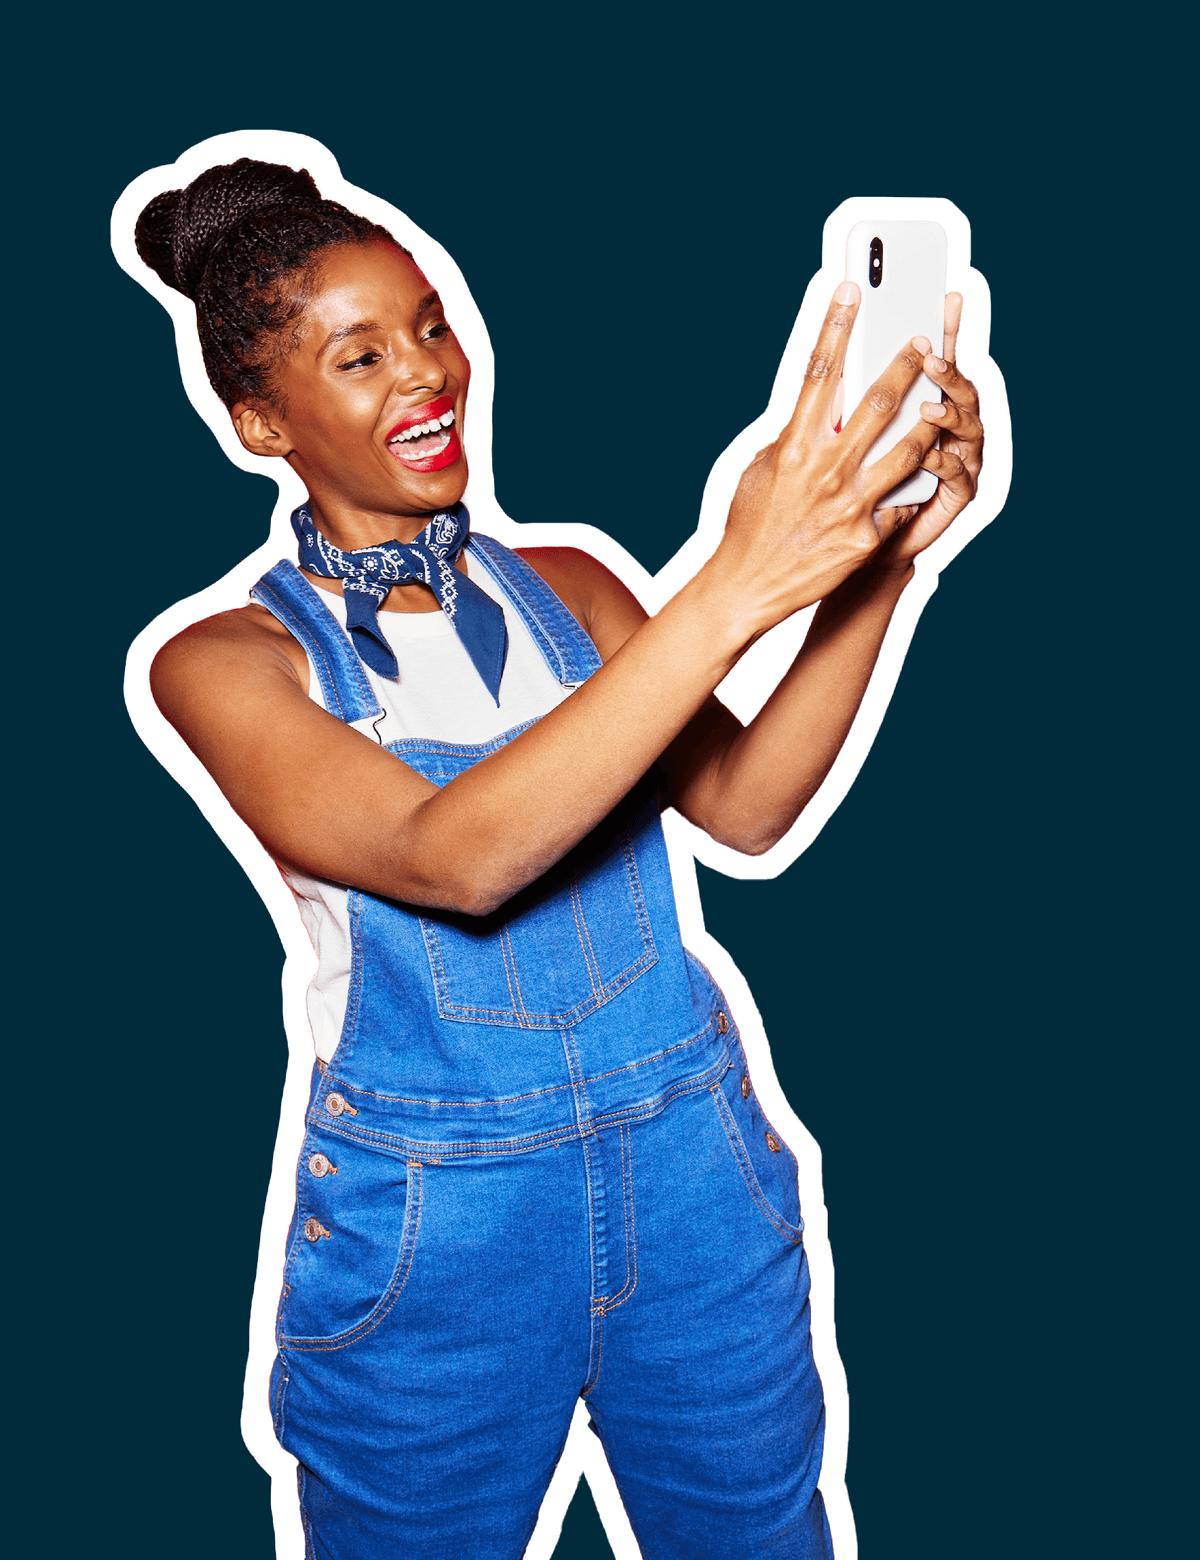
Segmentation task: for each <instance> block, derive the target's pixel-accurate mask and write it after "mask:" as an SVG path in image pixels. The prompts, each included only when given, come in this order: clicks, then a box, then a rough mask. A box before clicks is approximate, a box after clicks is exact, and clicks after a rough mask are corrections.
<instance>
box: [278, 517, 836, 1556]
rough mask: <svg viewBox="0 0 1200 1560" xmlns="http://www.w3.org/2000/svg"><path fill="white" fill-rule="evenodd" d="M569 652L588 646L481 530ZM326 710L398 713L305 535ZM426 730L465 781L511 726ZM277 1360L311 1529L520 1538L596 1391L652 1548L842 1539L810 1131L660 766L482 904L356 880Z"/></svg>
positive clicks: (370, 1540)
mask: <svg viewBox="0 0 1200 1560" xmlns="http://www.w3.org/2000/svg"><path fill="white" fill-rule="evenodd" d="M467 547H468V552H469V557H470V560H471V563H472V565H473V566H474V565H476V564H479V565H481V566H482V567H484V568H486V569H487V570H488V571H489V573H490V574H491V575H492V577H493V578H494V579H495V580H496V581H497V583H498V584H499V586H500V588H501V589H502V590H503V592H504V593H505V595H506V596H507V597H508V598H509V599H510V600H511V601H512V603H513V605H514V606H515V607H516V609H517V610H518V611H519V613H520V615H521V619H522V621H523V622H524V623H525V625H526V626H527V627H528V629H529V632H530V634H531V635H532V637H533V639H534V642H535V643H536V644H537V646H538V648H539V649H540V650H541V652H542V654H543V656H544V658H545V660H546V662H547V664H548V666H549V667H550V668H551V671H552V672H553V673H554V675H555V676H556V677H557V678H558V680H559V682H560V683H562V684H564V685H566V686H576V685H578V684H579V683H581V682H583V681H584V680H585V679H586V678H587V677H589V676H590V675H591V673H592V672H593V671H595V670H596V669H597V668H598V667H599V665H600V658H599V656H598V655H597V653H596V649H595V646H594V645H593V644H592V642H591V640H590V639H589V638H588V636H587V635H586V634H585V633H584V631H583V630H582V628H580V626H579V625H578V623H577V622H576V620H575V619H574V617H572V615H571V614H570V612H568V610H567V609H566V608H565V607H564V606H563V604H562V602H561V601H559V599H558V597H557V596H555V595H554V593H553V592H552V591H551V590H550V589H549V587H548V586H547V585H546V584H545V583H544V582H543V581H542V580H541V579H540V577H539V576H538V575H537V574H535V573H534V571H533V570H532V569H531V568H530V567H529V565H528V564H526V563H525V562H524V561H523V560H522V559H521V558H520V557H518V556H517V554H515V553H513V552H511V551H510V550H509V549H507V548H505V547H503V546H501V545H500V544H499V543H497V542H495V541H493V540H491V539H489V538H487V537H482V536H479V535H477V534H475V533H472V534H471V536H470V539H469V541H468V543H467ZM253 595H254V598H255V599H256V600H257V601H259V602H260V603H261V604H262V605H263V606H264V607H266V608H267V609H268V610H269V611H270V612H272V613H273V614H274V615H275V616H276V617H277V618H278V619H279V620H280V622H282V623H283V624H284V625H285V626H286V627H287V628H288V629H289V630H290V632H291V633H292V634H293V635H294V636H295V638H296V639H297V640H298V641H299V642H300V643H301V644H302V645H303V646H304V648H305V649H306V651H307V652H308V655H309V658H310V660H311V662H312V665H313V667H314V668H315V671H316V675H317V677H318V678H319V681H320V688H321V693H322V696H323V699H324V703H325V707H326V709H327V710H329V711H330V712H331V713H332V714H334V715H336V716H338V717H339V718H340V719H342V720H345V721H347V722H359V721H362V722H366V723H367V724H366V725H365V726H364V728H363V729H364V730H367V731H369V730H370V725H369V723H370V721H371V720H372V719H374V718H377V717H378V716H379V715H380V714H381V711H380V709H379V706H378V701H377V699H376V697H375V695H374V693H373V691H372V689H371V687H370V684H369V682H368V680H367V678H366V676H365V675H364V672H363V669H362V665H361V663H360V661H359V658H358V656H357V654H356V652H355V650H354V648H353V645H352V643H351V641H350V639H349V637H348V635H347V634H346V632H345V630H344V629H343V628H342V627H341V625H340V624H339V623H338V621H337V620H336V618H335V617H334V616H333V614H332V613H331V612H330V611H329V609H328V608H327V607H326V606H325V605H324V603H323V602H322V600H321V592H320V591H318V590H316V589H314V588H313V587H312V586H311V585H310V584H309V583H308V582H307V581H306V580H305V578H304V576H303V575H302V574H301V573H300V571H299V570H298V569H297V568H295V567H294V566H293V565H292V564H290V563H280V564H278V565H276V567H275V568H273V569H272V570H270V572H269V573H268V574H266V575H265V576H264V577H263V579H262V580H261V581H260V582H259V584H258V585H257V586H256V587H255V589H254V592H253ZM525 729H526V727H525V726H519V727H517V728H515V729H514V730H512V731H507V732H505V733H503V734H502V735H501V736H498V737H496V738H495V739H494V740H493V741H490V742H486V743H481V744H472V745H467V744H460V743H450V742H442V741H425V740H421V739H419V738H406V739H404V740H401V741H397V742H394V743H392V744H390V745H389V751H391V752H392V753H394V754H395V755H396V757H397V758H399V759H401V760H403V762H404V763H406V764H408V765H410V766H411V767H412V768H413V769H415V770H416V771H417V772H418V773H419V774H421V775H424V776H425V777H426V778H427V779H428V780H431V781H432V782H433V783H434V784H435V785H439V786H440V785H444V784H446V783H447V782H448V781H450V780H452V779H453V778H454V777H455V776H456V775H459V774H461V773H462V772H463V771H464V770H466V769H467V768H469V767H470V766H471V765H472V764H475V763H477V762H479V760H480V759H482V758H484V757H486V756H487V755H488V754H489V753H492V752H495V751H497V750H498V749H499V748H501V747H503V746H504V745H505V744H506V743H508V742H509V741H511V740H512V739H513V738H514V737H516V736H518V735H519V734H520V732H521V731H522V730H525ZM348 908H349V919H350V928H351V943H352V949H351V952H352V964H351V975H350V989H349V996H348V1000H347V1004H346V1016H345V1022H344V1025H343V1028H342V1031H341V1037H340V1040H339V1042H338V1046H337V1050H336V1052H335V1054H334V1055H333V1057H332V1060H331V1061H330V1062H328V1063H325V1062H320V1061H318V1063H317V1065H316V1067H315V1069H314V1073H313V1084H312V1095H311V1100H310V1105H309V1110H308V1116H307V1133H306V1136H305V1140H304V1147H303V1151H302V1153H301V1156H300V1163H299V1167H298V1172H297V1195H296V1211H295V1214H294V1216H293V1219H292V1224H291V1229H290V1232H289V1237H288V1250H287V1258H286V1266H285V1270H284V1285H283V1293H282V1297H281V1301H280V1307H279V1316H278V1329H277V1331H278V1351H279V1352H278V1358H277V1361H276V1364H275V1368H274V1371H273V1374H272V1385H271V1393H272V1408H273V1413H274V1422H275V1429H276V1434H277V1435H278V1437H279V1439H280V1442H281V1443H282V1445H283V1446H284V1447H286V1448H287V1450H288V1451H290V1452H292V1453H293V1454H294V1455H295V1456H296V1458H297V1460H298V1462H299V1465H300V1467H299V1480H300V1498H301V1506H302V1511H303V1517H304V1524H305V1532H306V1535H307V1543H308V1553H309V1555H310V1556H312V1557H314V1560H382V1557H384V1556H386V1557H389V1560H392V1557H394V1560H403V1557H408V1556H412V1557H414V1560H415V1557H418V1556H419V1557H421V1560H518V1557H519V1556H520V1555H521V1554H522V1553H523V1551H524V1548H525V1545H526V1543H527V1542H528V1539H529V1535H530V1533H531V1532H532V1530H533V1526H534V1523H535V1521H536V1518H537V1514H538V1509H539V1506H540V1503H541V1500H542V1497H543V1495H544V1493H545V1490H546V1486H547V1484H548V1482H549V1480H550V1477H551V1474H552V1473H553V1471H554V1467H555V1464H556V1462H557V1460H558V1457H559V1455H560V1453H561V1451H562V1447H563V1443H564V1440H565V1438H566V1434H567V1429H568V1427H569V1425H570V1421H571V1416H572V1413H573V1410H574V1407H575V1404H576V1401H577V1400H578V1399H579V1398H580V1397H581V1396H582V1397H583V1399H584V1400H585V1401H586V1403H587V1404H588V1408H589V1410H590V1413H591V1418H592V1424H593V1428H594V1429H595V1430H596V1432H597V1433H598V1434H599V1436H600V1438H601V1441H602V1443H603V1445H604V1450H605V1454H606V1456H607V1459H608V1462H609V1465H610V1466H611V1468H612V1470H613V1473H614V1475H615V1477H616V1480H617V1484H618V1487H619V1489H620V1491H621V1496H622V1500H623V1501H624V1504H625V1507H626V1510H627V1512H628V1514H629V1517H630V1521H631V1522H632V1525H633V1528H634V1531H635V1533H636V1535H637V1538H638V1542H639V1544H640V1546H641V1552H642V1555H643V1557H644V1560H668V1557H670V1560H685V1557H686V1560H721V1557H725V1556H728V1557H730V1560H733V1557H738V1560H742V1557H744V1556H747V1555H770V1556H780V1557H783V1556H787V1557H800V1556H806V1557H807V1556H821V1557H827V1556H829V1555H831V1554H832V1549H831V1546H830V1542H829V1534H828V1527H827V1524H826V1521H825V1516H824V1508H823V1505H822V1502H821V1496H820V1493H819V1491H818V1490H817V1487H816V1484H817V1477H818V1474H819V1472H820V1465H821V1440H822V1430H823V1407H822V1400H821V1387H820V1381H819V1379H818V1377H817V1374H816V1370H815V1368H814V1365H813V1360H812V1353H811V1347H810V1342H809V1318H808V1266H807V1262H806V1259H805V1256H804V1248H803V1244H802V1241H801V1235H802V1230H803V1225H802V1222H801V1218H800V1209H799V1203H798V1194H797V1187H796V1162H795V1159H794V1158H793V1156H792V1154H791V1152H790V1151H789V1150H788V1149H787V1147H786V1146H785V1145H784V1144H783V1143H782V1141H781V1140H780V1139H779V1137H778V1135H777V1134H776V1133H775V1132H774V1131H773V1130H772V1129H771V1127H770V1125H769V1123H768V1122H767V1121H766V1120H765V1119H764V1117H763V1115H762V1113H761V1110H760V1109H759V1106H758V1104H757V1102H756V1098H755V1094H754V1091H753V1089H752V1087H751V1085H750V1081H749V1077H748V1073H747V1069H746V1062H745V1057H744V1055H743V1052H742V1048H741V1044H740V1041H739V1039H738V1034H737V1029H736V1027H735V1025H734V1024H733V1021H732V1019H731V1017H730V1015H729V1012H728V1008H727V1006H726V1004H725V1000H724V998H723V997H722V995H721V992H720V991H719V990H718V988H717V987H716V985H715V984H714V983H713V981H712V979H711V977H710V976H709V974H708V972H707V970H705V969H704V967H703V966H702V965H701V964H700V963H699V962H698V961H697V960H696V959H694V958H693V957H692V956H691V955H690V954H688V953H687V952H686V951H685V950H684V948H683V946H682V944H681V942H680V934H679V927H678V924H677V920H676V914H675V901H674V895H673V892H672V888H671V878H670V871H669V867H668V863H667V854H666V847H665V843H664V840H663V835H662V827H661V823H660V820H659V808H658V804H657V802H656V799H655V794H654V789H653V782H652V780H651V779H649V778H647V780H645V781H643V782H642V783H641V784H640V785H638V786H637V787H635V789H634V791H633V792H632V793H631V794H630V795H629V796H628V797H627V798H626V799H625V800H624V801H623V802H622V803H621V804H620V805H619V806H618V807H617V808H616V809H615V810H614V811H613V813H612V814H611V815H610V816H609V817H608V818H607V819H606V820H605V821H604V822H603V823H602V824H601V825H600V826H599V827H598V828H596V829H595V830H594V831H593V833H592V834H590V835H589V836H588V837H587V838H586V839H584V840H583V841H582V842H581V843H580V844H579V845H577V846H576V847H575V848H574V849H573V850H572V851H570V852H569V853H568V855H567V856H566V857H565V858H564V859H563V860H562V861H561V862H560V863H559V864H558V865H557V866H555V867H554V868H553V869H552V870H551V871H550V872H548V873H546V874H545V876H543V877H542V878H540V879H538V881H537V882H535V883H533V884H532V885H530V886H529V887H528V888H526V889H525V890H523V891H522V892H521V893H519V894H517V895H516V896H515V897H514V898H512V899H510V900H509V901H508V902H507V903H506V904H505V905H504V906H503V907H502V908H501V909H500V910H499V911H497V912H496V913H494V914H492V915H487V916H479V917H473V916H465V915H458V914H454V913H450V912H444V911H436V910H429V909H422V908H419V907H415V906H407V905H403V904H399V903H397V902H394V901H391V900H387V899H383V898H380V897H377V896H375V895H372V894H367V893H363V892H360V891H357V890H353V889H352V890H350V891H349V902H348Z"/></svg>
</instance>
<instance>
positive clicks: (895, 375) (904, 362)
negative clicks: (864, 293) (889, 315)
mask: <svg viewBox="0 0 1200 1560" xmlns="http://www.w3.org/2000/svg"><path fill="white" fill-rule="evenodd" d="M928 355H929V340H928V338H927V337H925V336H915V337H914V338H913V339H912V341H910V342H909V343H908V345H907V346H906V347H902V348H901V349H900V351H899V352H898V353H897V354H896V356H895V357H894V358H893V359H892V361H891V362H890V363H889V364H888V366H887V367H886V368H885V369H884V371H883V373H882V374H880V376H879V378H878V379H877V380H876V381H875V383H874V384H873V385H872V386H871V388H870V389H869V390H868V391H867V393H866V395H864V396H863V398H862V400H861V401H860V402H859V403H858V405H857V406H856V407H855V409H854V413H853V415H852V416H851V418H850V420H849V421H848V422H843V425H842V433H841V441H842V447H843V448H844V449H845V450H846V451H847V452H848V453H849V454H851V455H852V456H853V457H855V458H857V459H861V458H862V456H863V455H865V454H866V452H867V451H868V450H869V449H870V448H871V446H872V445H873V444H874V443H875V440H876V439H877V438H878V437H879V435H880V434H881V433H882V432H883V430H884V429H885V428H886V427H887V425H888V423H890V422H891V420H892V418H893V417H894V416H895V415H896V412H897V410H898V409H899V406H900V403H901V402H902V401H903V400H904V397H905V395H906V394H907V393H908V391H909V390H910V389H911V388H912V386H913V384H914V383H915V382H916V380H917V377H918V376H919V375H920V374H921V373H922V371H923V370H924V366H925V361H926V359H927V357H928Z"/></svg>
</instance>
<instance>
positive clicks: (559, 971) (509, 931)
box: [390, 722, 659, 1029]
mask: <svg viewBox="0 0 1200 1560" xmlns="http://www.w3.org/2000/svg"><path fill="white" fill-rule="evenodd" d="M530 724H532V722H531V723H530ZM526 729H527V727H525V726H519V727H517V728H515V729H514V730H513V731H509V732H505V733H504V735H503V736H500V737H497V738H496V739H495V740H494V741H492V742H487V743H483V744H480V745H479V746H468V745H465V744H460V743H453V742H428V741H422V740H419V739H412V738H410V739H407V740H405V741H403V742H394V743H392V744H391V745H390V751H391V752H392V753H394V754H395V755H396V756H397V757H398V758H401V759H403V760H404V762H405V763H406V764H408V765H409V766H410V767H411V768H413V769H415V770H416V771H417V773H418V774H421V775H424V777H425V778H426V779H427V780H431V781H432V782H433V783H434V784H435V785H439V786H441V785H445V784H446V783H447V781H449V780H452V779H454V777H455V776H456V775H460V774H462V772H463V771H464V770H465V769H469V768H470V767H471V765H473V764H476V763H478V762H479V760H480V759H482V758H485V757H486V756H487V755H488V754H489V753H494V752H496V751H497V750H498V749H499V748H501V747H503V746H505V744H506V743H508V742H510V741H511V740H512V738H513V737H516V736H519V735H520V733H521V732H522V731H524V730H526ZM658 827H659V824H658V809H657V807H656V805H655V802H654V796H653V790H652V787H651V786H650V784H649V783H648V782H643V784H642V785H640V786H638V787H636V788H635V789H634V791H633V792H631V793H630V795H629V796H628V797H626V798H625V800H624V801H623V802H622V803H621V804H620V806H618V807H617V808H616V809H615V810H614V811H613V812H612V813H610V814H609V816H608V817H607V818H606V819H605V820H604V822H603V823H601V824H600V825H599V826H598V827H597V828H596V829H594V830H593V831H592V833H591V834H589V835H587V836H586V838H584V839H583V840H581V841H580V842H579V844H578V845H576V846H575V848H574V849H573V850H572V851H570V852H569V853H568V854H567V855H566V856H564V857H563V859H562V861H560V862H559V863H558V864H557V866H555V867H552V868H551V870H550V871H549V872H547V873H546V874H545V875H544V876H542V877H540V878H539V879H538V880H537V882H536V883H531V884H530V885H529V887H528V888H525V889H523V890H522V891H521V892H520V893H519V894H517V895H515V896H514V897H513V898H512V899H510V900H508V901H507V902H506V903H505V904H504V905H503V906H502V907H501V908H500V909H499V910H497V911H495V912H494V913H493V914H492V915H487V916H468V915H458V914H454V913H452V912H449V911H426V912H424V913H423V914H422V915H421V916H420V923H421V934H422V936H423V938H424V941H425V951H426V953H427V954H428V956H429V969H430V973H431V975H432V977H433V988H434V994H435V997H436V1001H437V1009H438V1014H439V1016H440V1017H442V1018H446V1019H453V1020H455V1021H457V1022H458V1023H467V1024H499V1025H502V1026H511V1027H513V1028H518V1029H560V1028H564V1027H566V1026H568V1025H570V1024H573V1023H576V1022H578V1021H579V1020H580V1019H582V1018H585V1017H586V1016H587V1015H588V1014H589V1013H593V1012H595V1010H596V1009H597V1008H599V1007H602V1006H603V1005H604V1003H606V1002H608V1001H609V1000H610V999H611V998H613V997H615V996H616V995H617V993H618V992H619V991H623V990H624V989H625V987H626V986H628V985H629V984H630V983H631V982H632V981H635V980H636V979H637V978H638V976H639V975H642V974H644V973H645V972H646V971H647V970H648V969H650V968H651V966H652V965H654V964H656V963H657V962H658V954H657V952H656V950H655V947H654V938H653V935H652V932H651V926H650V917H649V915H648V914H647V911H646V903H645V898H644V896H643V893H642V883H641V879H640V877H639V874H638V841H639V837H640V836H641V835H642V834H643V832H644V831H645V830H646V829H649V828H658Z"/></svg>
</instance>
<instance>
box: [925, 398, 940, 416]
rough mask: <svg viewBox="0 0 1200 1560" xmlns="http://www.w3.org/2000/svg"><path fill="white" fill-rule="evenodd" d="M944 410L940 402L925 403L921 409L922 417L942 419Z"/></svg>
mask: <svg viewBox="0 0 1200 1560" xmlns="http://www.w3.org/2000/svg"><path fill="white" fill-rule="evenodd" d="M945 415H946V408H945V407H944V406H943V405H942V403H941V402H940V401H926V402H925V404H924V405H923V406H922V407H921V416H922V417H944V416H945Z"/></svg>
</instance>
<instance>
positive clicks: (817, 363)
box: [808, 345, 834, 379]
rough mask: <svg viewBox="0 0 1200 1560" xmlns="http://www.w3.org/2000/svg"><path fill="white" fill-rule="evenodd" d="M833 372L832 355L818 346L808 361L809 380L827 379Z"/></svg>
mask: <svg viewBox="0 0 1200 1560" xmlns="http://www.w3.org/2000/svg"><path fill="white" fill-rule="evenodd" d="M833 370H834V360H833V354H832V353H831V352H829V351H827V350H826V349H825V348H824V347H823V346H820V345H818V346H817V347H816V349H815V350H814V352H813V355H812V357H810V358H809V360H808V377H809V378H810V379H828V378H829V377H830V375H831V374H832V373H833Z"/></svg>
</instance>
